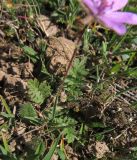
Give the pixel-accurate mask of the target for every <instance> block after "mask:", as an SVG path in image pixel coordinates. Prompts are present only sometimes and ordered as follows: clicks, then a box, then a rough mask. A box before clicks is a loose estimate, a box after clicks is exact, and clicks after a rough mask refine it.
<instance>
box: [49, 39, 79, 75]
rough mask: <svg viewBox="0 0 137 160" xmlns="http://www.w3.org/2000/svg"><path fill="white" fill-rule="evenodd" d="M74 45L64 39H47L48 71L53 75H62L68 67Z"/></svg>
mask: <svg viewBox="0 0 137 160" xmlns="http://www.w3.org/2000/svg"><path fill="white" fill-rule="evenodd" d="M75 47H76V45H75V43H74V42H73V41H71V40H68V39H66V38H64V37H58V38H56V37H52V38H50V39H49V46H48V48H47V51H46V56H47V58H48V59H49V61H50V62H49V69H50V70H51V71H52V72H53V73H54V74H55V75H64V74H65V73H66V70H67V68H68V66H69V63H70V60H71V58H72V56H73V53H74V50H75Z"/></svg>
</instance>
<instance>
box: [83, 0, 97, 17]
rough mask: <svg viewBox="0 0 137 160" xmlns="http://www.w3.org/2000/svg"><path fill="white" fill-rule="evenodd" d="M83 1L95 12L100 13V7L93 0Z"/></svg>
mask: <svg viewBox="0 0 137 160" xmlns="http://www.w3.org/2000/svg"><path fill="white" fill-rule="evenodd" d="M83 3H84V4H85V5H86V6H87V7H88V8H89V9H90V10H91V11H92V12H93V14H97V13H98V9H97V6H96V4H95V3H94V1H93V0H83Z"/></svg>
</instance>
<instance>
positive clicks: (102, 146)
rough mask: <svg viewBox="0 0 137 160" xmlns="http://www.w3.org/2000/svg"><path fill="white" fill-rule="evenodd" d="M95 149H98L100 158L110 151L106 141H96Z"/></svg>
mask: <svg viewBox="0 0 137 160" xmlns="http://www.w3.org/2000/svg"><path fill="white" fill-rule="evenodd" d="M95 149H96V157H97V158H98V159H101V158H103V157H104V155H105V154H106V153H108V152H110V150H109V148H108V146H107V145H106V143H105V142H96V145H95Z"/></svg>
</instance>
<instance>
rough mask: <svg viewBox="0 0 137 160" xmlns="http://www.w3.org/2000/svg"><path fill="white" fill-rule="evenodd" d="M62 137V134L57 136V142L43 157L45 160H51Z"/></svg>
mask: <svg viewBox="0 0 137 160" xmlns="http://www.w3.org/2000/svg"><path fill="white" fill-rule="evenodd" d="M60 138H61V134H60V135H59V136H58V137H57V138H56V140H55V142H54V143H53V145H52V146H51V148H50V150H49V152H48V153H47V154H46V156H45V157H44V158H43V160H51V157H52V156H53V154H54V151H55V150H56V147H57V145H58V143H59V140H60Z"/></svg>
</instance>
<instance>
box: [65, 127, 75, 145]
mask: <svg viewBox="0 0 137 160" xmlns="http://www.w3.org/2000/svg"><path fill="white" fill-rule="evenodd" d="M63 133H64V135H66V136H65V138H66V139H67V142H68V143H72V142H74V140H75V138H76V135H75V134H76V133H75V129H74V128H72V127H70V128H65V129H64V130H63Z"/></svg>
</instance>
